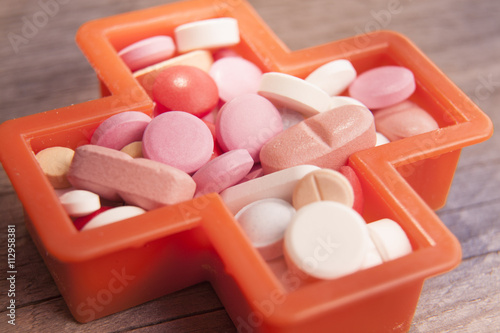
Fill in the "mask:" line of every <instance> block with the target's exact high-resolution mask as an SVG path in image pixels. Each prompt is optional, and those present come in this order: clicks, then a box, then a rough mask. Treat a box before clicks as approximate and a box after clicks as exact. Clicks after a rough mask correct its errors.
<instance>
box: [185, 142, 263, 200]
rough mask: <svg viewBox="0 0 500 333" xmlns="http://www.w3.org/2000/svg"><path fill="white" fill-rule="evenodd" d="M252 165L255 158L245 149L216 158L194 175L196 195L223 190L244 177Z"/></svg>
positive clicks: (232, 151)
mask: <svg viewBox="0 0 500 333" xmlns="http://www.w3.org/2000/svg"><path fill="white" fill-rule="evenodd" d="M252 166H253V159H252V157H251V156H250V154H249V153H248V151H246V150H245V149H235V150H231V151H228V152H227V153H224V154H222V155H220V156H218V157H216V158H214V159H213V160H211V161H210V162H208V163H207V164H205V165H204V166H202V167H201V168H200V169H199V170H198V171H196V173H195V174H194V175H193V180H194V181H195V182H196V194H195V197H198V196H201V195H204V194H207V193H211V192H216V193H220V192H222V191H223V190H225V189H226V188H228V187H229V186H232V185H234V184H236V183H238V182H239V181H240V180H241V179H243V177H245V176H246V175H247V174H248V172H249V171H250V169H251V168H252Z"/></svg>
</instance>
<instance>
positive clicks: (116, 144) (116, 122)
mask: <svg viewBox="0 0 500 333" xmlns="http://www.w3.org/2000/svg"><path fill="white" fill-rule="evenodd" d="M150 121H151V117H150V116H148V115H147V114H145V113H142V112H139V111H126V112H122V113H118V114H115V115H113V116H111V117H109V118H108V119H106V120H105V121H103V122H102V123H101V124H100V125H99V126H98V127H97V129H96V130H95V131H94V134H92V138H91V139H90V143H91V144H93V145H98V146H103V147H107V148H111V149H117V150H120V149H122V148H123V147H125V146H126V145H128V144H129V143H131V142H134V141H140V140H141V139H142V135H143V133H144V130H145V129H146V126H148V124H149V122H150Z"/></svg>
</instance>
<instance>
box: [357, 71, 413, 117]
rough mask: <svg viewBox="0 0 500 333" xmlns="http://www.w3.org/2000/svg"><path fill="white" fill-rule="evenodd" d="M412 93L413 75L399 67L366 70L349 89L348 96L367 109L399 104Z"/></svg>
mask: <svg viewBox="0 0 500 333" xmlns="http://www.w3.org/2000/svg"><path fill="white" fill-rule="evenodd" d="M414 91H415V78H414V76H413V73H412V72H411V71H410V70H409V69H407V68H405V67H400V66H382V67H376V68H373V69H371V70H368V71H366V72H364V73H362V74H361V75H359V76H358V77H357V78H356V79H355V80H354V82H353V83H352V84H351V85H350V87H349V95H350V96H351V97H353V98H355V99H357V100H359V101H360V102H361V103H363V104H364V105H366V107H367V108H369V109H379V108H385V107H389V106H391V105H394V104H397V103H400V102H402V101H404V100H405V99H407V98H408V97H410V96H411V94H413V92H414Z"/></svg>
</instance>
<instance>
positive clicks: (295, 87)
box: [258, 72, 330, 118]
mask: <svg viewBox="0 0 500 333" xmlns="http://www.w3.org/2000/svg"><path fill="white" fill-rule="evenodd" d="M258 93H259V95H261V96H264V97H265V98H267V99H269V100H270V101H271V102H273V103H275V104H276V105H280V106H284V107H287V108H290V109H292V110H295V111H297V112H299V113H301V114H302V115H303V116H304V117H306V118H307V117H310V116H313V115H315V114H317V113H321V112H324V111H328V109H329V107H330V96H328V94H327V93H326V92H324V91H323V90H322V89H320V88H318V87H317V86H315V85H314V84H312V83H309V82H307V81H304V80H302V79H299V78H298V77H295V76H292V75H288V74H284V73H276V72H269V73H264V74H263V75H262V80H261V82H260V86H259V91H258Z"/></svg>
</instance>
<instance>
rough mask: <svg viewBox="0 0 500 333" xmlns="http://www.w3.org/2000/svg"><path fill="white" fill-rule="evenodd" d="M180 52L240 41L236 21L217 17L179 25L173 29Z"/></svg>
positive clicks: (213, 47)
mask: <svg viewBox="0 0 500 333" xmlns="http://www.w3.org/2000/svg"><path fill="white" fill-rule="evenodd" d="M174 34H175V41H176V42H177V49H178V50H179V52H180V53H184V52H188V51H192V50H196V49H215V48H220V47H225V46H232V45H236V44H238V43H239V42H240V32H239V29H238V21H237V20H236V19H234V18H231V17H219V18H214V19H208V20H201V21H196V22H190V23H186V24H182V25H179V26H178V27H177V28H175V30H174Z"/></svg>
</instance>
